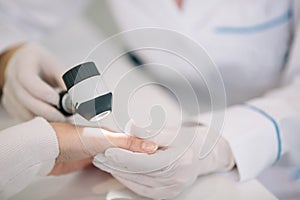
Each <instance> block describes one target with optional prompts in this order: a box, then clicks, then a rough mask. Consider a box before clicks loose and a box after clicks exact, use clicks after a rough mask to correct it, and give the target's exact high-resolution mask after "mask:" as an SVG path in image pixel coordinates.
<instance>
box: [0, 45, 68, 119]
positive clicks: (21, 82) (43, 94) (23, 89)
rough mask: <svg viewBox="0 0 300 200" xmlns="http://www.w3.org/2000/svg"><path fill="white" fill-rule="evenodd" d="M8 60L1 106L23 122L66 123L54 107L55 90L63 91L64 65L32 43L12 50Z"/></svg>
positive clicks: (56, 97) (9, 51)
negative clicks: (34, 120)
mask: <svg viewBox="0 0 300 200" xmlns="http://www.w3.org/2000/svg"><path fill="white" fill-rule="evenodd" d="M5 56H6V58H4V60H6V62H5V66H2V71H3V73H4V72H5V73H4V84H3V96H2V104H3V106H4V107H5V108H6V110H7V111H8V113H9V114H11V115H12V116H14V117H16V118H18V119H21V120H29V119H31V118H33V117H34V116H42V117H44V118H45V119H47V120H49V121H65V120H66V118H65V117H64V115H62V114H61V113H60V112H59V111H58V110H57V109H56V108H55V107H53V105H57V103H58V101H59V94H58V92H57V90H55V88H61V89H62V88H64V84H63V81H62V80H61V74H62V72H63V70H64V67H63V65H62V64H61V63H60V62H59V61H58V60H57V59H56V58H55V57H54V56H53V55H52V54H50V53H49V52H48V51H47V50H46V49H44V48H43V47H41V46H39V45H37V44H32V43H28V44H21V45H18V46H15V47H12V48H11V49H8V50H7V51H6V55H5ZM2 63H3V61H2ZM3 68H5V70H3Z"/></svg>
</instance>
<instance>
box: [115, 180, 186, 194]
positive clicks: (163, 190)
mask: <svg viewBox="0 0 300 200" xmlns="http://www.w3.org/2000/svg"><path fill="white" fill-rule="evenodd" d="M114 177H115V178H116V179H117V180H118V181H119V182H121V183H122V184H123V185H125V186H126V187H128V188H129V189H130V190H132V191H134V192H135V193H137V194H139V195H141V196H145V197H148V198H152V199H172V198H174V197H176V196H177V195H178V194H179V193H180V192H181V191H182V189H183V188H182V186H181V185H178V184H171V185H164V186H162V187H148V186H146V185H144V184H143V183H141V182H138V183H135V182H133V181H131V180H128V179H126V178H123V177H120V176H114Z"/></svg>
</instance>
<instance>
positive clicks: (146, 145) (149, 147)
mask: <svg viewBox="0 0 300 200" xmlns="http://www.w3.org/2000/svg"><path fill="white" fill-rule="evenodd" d="M157 148H158V146H157V144H155V143H154V142H146V141H144V142H143V143H142V149H143V150H144V151H146V152H148V153H153V152H155V151H156V150H157Z"/></svg>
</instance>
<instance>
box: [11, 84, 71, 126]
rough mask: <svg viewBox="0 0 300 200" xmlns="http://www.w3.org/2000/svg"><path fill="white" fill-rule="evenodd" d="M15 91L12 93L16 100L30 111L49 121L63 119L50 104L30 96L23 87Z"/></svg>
mask: <svg viewBox="0 0 300 200" xmlns="http://www.w3.org/2000/svg"><path fill="white" fill-rule="evenodd" d="M13 90H15V91H17V92H15V93H13V95H14V97H15V99H16V100H18V101H19V102H22V104H23V105H24V107H26V108H27V109H28V110H29V111H30V112H31V113H33V114H34V115H36V116H42V117H44V118H45V119H47V120H49V121H61V122H63V121H65V120H66V118H65V117H64V116H63V115H62V114H61V113H60V112H59V111H58V110H57V109H56V108H55V107H53V106H52V105H50V104H47V103H45V102H43V101H41V100H40V99H37V98H34V97H33V96H31V95H30V94H29V93H28V92H27V90H25V89H24V88H21V89H15V88H13Z"/></svg>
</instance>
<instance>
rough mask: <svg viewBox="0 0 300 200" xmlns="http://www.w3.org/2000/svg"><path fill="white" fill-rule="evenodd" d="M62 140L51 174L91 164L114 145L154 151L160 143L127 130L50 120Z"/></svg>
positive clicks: (129, 148)
mask: <svg viewBox="0 0 300 200" xmlns="http://www.w3.org/2000/svg"><path fill="white" fill-rule="evenodd" d="M51 125H52V127H53V129H54V131H55V132H56V135H57V138H58V143H59V152H60V153H59V155H58V157H57V158H56V163H55V166H54V168H53V169H52V171H51V172H50V173H49V175H62V174H66V173H70V172H73V171H76V170H79V169H82V168H84V167H86V166H87V165H89V164H91V162H92V157H93V156H94V155H96V154H98V153H104V151H105V150H106V149H108V148H111V147H119V148H122V149H127V150H129V151H132V152H141V153H148V154H151V153H154V152H155V151H156V150H157V145H156V144H155V143H154V142H151V141H144V140H141V139H138V138H136V137H134V136H130V135H126V134H124V133H114V132H111V131H108V130H105V129H100V128H91V127H82V126H74V125H71V124H67V123H51Z"/></svg>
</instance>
